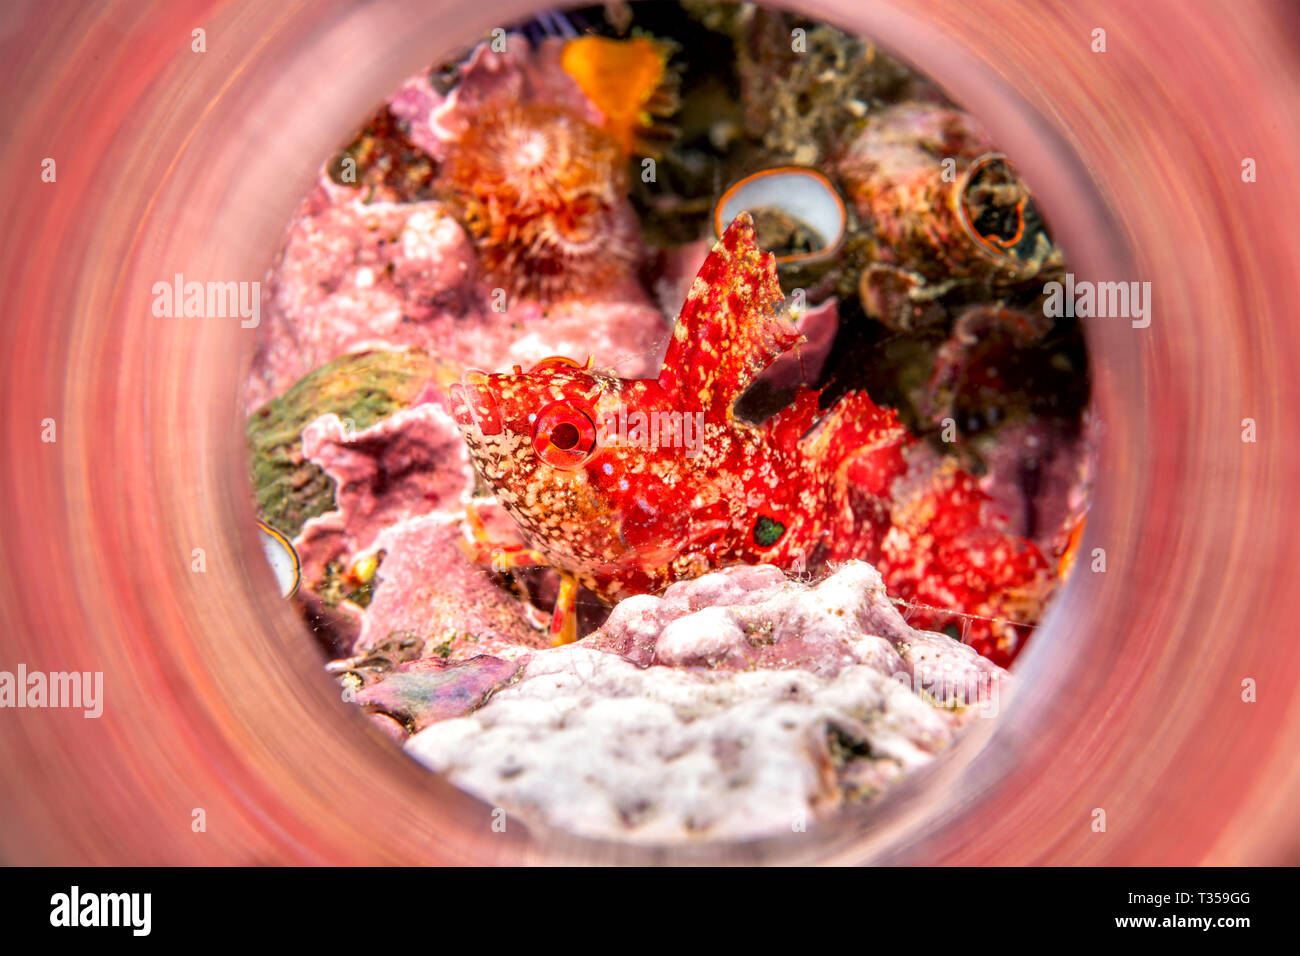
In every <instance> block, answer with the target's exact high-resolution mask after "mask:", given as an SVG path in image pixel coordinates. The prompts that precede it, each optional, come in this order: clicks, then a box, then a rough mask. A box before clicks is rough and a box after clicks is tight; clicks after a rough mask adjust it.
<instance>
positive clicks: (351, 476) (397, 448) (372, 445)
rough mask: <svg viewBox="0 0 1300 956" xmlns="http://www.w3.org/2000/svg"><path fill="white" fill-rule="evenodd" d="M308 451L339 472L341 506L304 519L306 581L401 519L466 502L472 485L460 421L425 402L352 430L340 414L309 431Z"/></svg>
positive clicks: (301, 544) (330, 471) (453, 509)
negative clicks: (460, 431)
mask: <svg viewBox="0 0 1300 956" xmlns="http://www.w3.org/2000/svg"><path fill="white" fill-rule="evenodd" d="M302 443H303V455H304V456H305V457H306V458H307V459H308V460H310V461H312V462H315V463H316V464H317V465H319V466H320V467H321V468H322V469H324V471H325V473H326V474H327V475H329V476H330V477H331V478H332V479H333V480H334V485H335V497H336V499H337V501H338V508H337V509H336V510H335V511H331V512H328V513H326V514H323V515H321V516H320V517H318V518H313V519H311V520H310V521H308V522H307V524H306V525H304V526H303V529H302V532H301V534H299V536H298V540H297V542H296V547H297V549H298V554H299V557H301V558H302V565H303V581H304V582H306V583H307V584H308V585H311V584H313V583H315V582H318V581H319V580H320V578H321V576H322V574H323V572H324V570H325V566H326V565H327V564H328V563H329V562H331V561H336V560H339V559H341V558H349V559H350V558H352V557H355V556H356V555H358V554H360V553H361V552H362V551H366V550H368V549H370V548H371V547H372V546H373V545H374V544H375V542H376V539H377V538H378V537H379V535H380V533H381V532H383V531H384V529H385V528H388V527H389V526H390V525H393V524H395V523H397V522H399V521H402V520H404V519H406V518H412V517H416V516H419V515H425V514H429V513H431V512H435V511H438V512H442V513H444V514H455V513H457V512H459V511H461V510H463V508H464V506H465V504H466V502H468V500H469V493H470V491H471V489H472V488H473V482H472V479H471V477H470V474H469V471H468V467H469V462H468V459H467V457H466V455H465V449H464V444H463V443H462V442H461V441H460V440H459V435H458V434H457V432H456V430H455V425H454V423H453V422H452V421H451V418H450V417H449V416H448V415H447V413H446V412H445V411H443V410H442V409H441V408H439V407H438V406H437V405H434V404H431V403H425V404H422V405H417V406H415V407H413V408H410V409H406V410H404V411H401V412H398V413H397V414H395V415H392V416H390V417H388V418H386V419H384V420H383V421H381V422H379V423H378V424H376V425H373V426H371V427H370V428H367V429H365V430H364V431H360V432H357V433H356V434H349V433H348V431H347V426H346V425H345V424H344V423H343V422H342V421H340V420H339V418H338V416H337V415H325V416H323V417H321V418H318V419H317V420H316V421H315V422H313V423H312V424H310V425H308V426H307V428H306V429H305V430H304V431H303V438H302Z"/></svg>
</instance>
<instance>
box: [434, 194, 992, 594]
mask: <svg viewBox="0 0 1300 956" xmlns="http://www.w3.org/2000/svg"><path fill="white" fill-rule="evenodd" d="M782 304H783V296H782V294H781V290H780V286H779V284H778V282H777V278H776V270H775V264H774V261H773V259H772V256H771V255H770V254H769V253H764V252H762V251H761V250H759V248H758V247H757V245H756V243H755V241H754V230H753V225H752V223H751V221H750V218H749V216H748V214H745V215H742V216H741V217H739V218H738V219H736V220H735V222H734V223H732V225H731V227H730V228H729V229H728V230H727V232H726V234H725V235H724V236H723V237H722V239H721V240H720V241H719V242H718V244H717V245H716V246H715V247H714V249H713V251H712V253H711V254H710V255H709V257H708V259H707V260H706V261H705V263H704V265H703V267H702V268H701V270H700V273H699V275H698V276H697V277H696V279H695V282H694V284H693V285H692V287H691V290H690V294H689V295H688V297H687V300H686V303H685V305H684V306H683V308H682V312H681V315H680V316H679V318H678V321H677V325H676V328H675V329H674V333H673V338H672V342H671V343H670V345H669V348H668V353H667V355H666V357H665V360H664V364H663V368H662V369H661V371H660V373H659V376H658V378H656V379H638V380H625V379H620V378H616V377H613V376H610V375H606V374H603V373H600V372H597V371H590V370H588V369H585V368H578V367H575V366H573V365H572V364H570V363H556V362H547V363H542V364H541V365H540V366H538V367H537V368H534V369H533V370H531V371H527V372H524V371H522V370H521V369H516V370H515V372H514V373H510V374H486V373H482V372H471V373H470V374H469V375H467V376H466V378H465V381H464V383H463V384H462V385H461V386H460V387H458V388H456V389H454V391H453V406H454V413H455V415H456V419H457V422H458V423H459V425H460V427H461V430H462V432H463V433H464V435H465V437H466V440H467V442H468V444H469V449H470V454H471V457H472V459H473V461H474V463H475V466H476V467H477V469H478V471H479V474H480V475H481V476H482V477H483V479H484V481H486V482H487V484H488V485H489V486H490V487H491V488H492V490H493V492H494V493H495V494H496V496H497V499H498V500H499V501H500V502H501V504H502V505H503V506H504V507H505V508H506V510H507V511H509V512H510V514H511V515H512V516H513V517H514V518H515V519H516V521H518V523H519V525H520V527H521V528H522V530H523V532H524V534H525V536H526V538H527V539H528V541H529V543H530V545H531V546H532V547H533V548H535V549H536V550H537V551H538V552H540V554H541V555H542V556H543V557H544V559H545V560H546V561H547V562H548V563H549V564H551V565H553V566H555V567H556V568H559V569H561V570H563V571H565V572H568V573H570V574H572V575H573V576H574V577H576V579H577V580H578V581H579V582H580V583H581V584H583V585H584V586H585V587H587V588H589V589H590V590H592V591H594V592H596V593H597V594H599V595H600V596H601V597H603V598H605V599H606V600H609V601H616V600H620V599H622V598H624V597H627V596H629V595H632V594H640V593H647V592H655V591H658V590H660V589H662V588H663V587H666V586H667V585H668V584H670V583H672V582H673V581H675V580H680V579H684V578H692V577H696V576H698V575H700V574H703V573H704V572H706V571H708V570H710V569H712V568H717V567H722V566H726V565H729V564H737V563H754V564H757V563H767V564H773V565H776V566H777V567H779V568H782V569H784V570H786V571H788V572H794V573H798V572H803V571H809V572H816V571H817V570H818V569H819V568H820V567H822V566H824V565H825V564H826V563H827V562H831V561H837V560H845V559H848V558H854V557H856V558H863V559H865V560H869V561H880V560H881V559H882V558H883V557H884V551H883V546H884V544H885V541H886V537H887V535H889V534H890V533H891V527H892V525H891V510H892V508H891V500H890V489H891V487H892V485H893V484H894V483H895V481H896V479H898V478H899V477H900V476H902V475H903V474H904V473H905V472H906V470H907V460H906V458H905V456H904V451H905V449H906V448H907V447H908V445H909V444H911V442H912V439H911V438H910V437H909V436H908V435H907V433H906V431H905V430H904V429H903V427H902V426H901V425H900V424H899V422H898V420H897V418H896V417H895V415H894V413H893V412H892V411H891V410H887V409H881V408H879V407H877V406H876V405H875V404H874V403H873V402H872V401H871V400H870V398H868V397H867V395H866V394H865V393H863V392H850V393H848V394H847V395H845V396H844V397H843V398H841V399H840V400H839V401H838V402H836V403H835V405H834V406H833V407H832V408H830V409H828V410H822V409H820V408H819V404H818V394H819V393H818V392H817V391H816V390H813V389H810V388H804V389H801V390H800V391H799V392H798V393H797V395H796V397H795V399H794V401H793V402H792V403H791V405H790V406H789V407H787V408H785V409H784V410H782V411H781V412H779V413H778V414H777V415H775V416H773V417H772V418H770V419H768V420H767V421H765V422H763V423H761V424H752V423H749V422H746V421H743V420H741V419H739V418H737V417H736V415H735V413H734V411H733V406H734V404H735V402H736V400H737V399H738V398H739V397H740V396H741V394H743V393H744V391H745V390H746V389H747V388H748V387H749V386H750V385H751V384H752V382H753V381H754V378H755V377H756V376H757V375H758V374H759V373H760V372H761V371H762V370H763V369H764V368H766V367H767V366H768V365H770V364H771V363H772V362H773V361H774V360H775V359H776V358H777V357H778V356H780V355H781V354H782V353H784V352H786V351H788V350H789V349H792V348H794V346H795V345H796V343H797V342H798V340H799V334H798V333H797V332H796V331H795V329H794V327H793V325H792V324H791V323H790V322H789V320H788V319H787V318H786V317H785V316H784V314H783V311H782V308H781V306H782ZM638 413H640V415H644V416H645V417H644V421H645V422H646V423H648V425H649V426H650V427H649V428H648V429H647V430H646V431H644V432H637V431H636V430H634V429H631V430H629V429H628V428H627V426H626V425H623V426H621V427H614V424H615V423H619V422H624V421H626V420H627V419H629V418H634V417H635V416H637V414H638ZM674 415H676V416H677V420H676V421H679V422H680V423H681V424H683V425H684V426H685V427H682V428H681V430H680V432H679V431H677V430H674V429H671V428H667V427H665V423H674V419H673V417H672V416H674ZM688 416H689V418H690V423H691V424H687V422H686V419H687V417H688ZM656 422H658V423H659V425H660V427H658V428H656V427H655V423H656ZM692 424H693V425H694V426H695V428H692V427H691V425H692ZM688 429H690V431H688ZM692 432H694V434H692ZM665 434H666V435H667V440H666V441H664V440H661V439H663V438H664V436H665ZM918 529H919V530H918V533H919V532H920V531H924V530H925V528H924V527H922V526H920V525H918ZM963 530H968V529H963ZM894 538H895V543H896V544H897V543H901V542H902V541H904V540H908V539H906V538H900V537H899V535H898V534H895V535H894ZM931 543H932V542H931ZM945 557H950V556H947V555H945ZM899 563H902V562H899ZM882 571H886V569H885V568H882ZM886 573H887V572H886ZM896 577H898V579H899V580H900V582H902V583H904V584H906V583H907V581H908V575H907V573H906V571H905V570H904V571H903V572H901V573H899V574H897V575H896ZM960 599H961V595H957V600H958V601H960ZM985 603H987V602H985ZM948 606H951V605H948ZM981 606H983V605H981ZM954 609H960V610H964V609H965V605H964V604H960V603H959V604H958V605H957V606H956V607H955V608H954Z"/></svg>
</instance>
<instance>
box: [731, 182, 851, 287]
mask: <svg viewBox="0 0 1300 956" xmlns="http://www.w3.org/2000/svg"><path fill="white" fill-rule="evenodd" d="M764 210H771V211H773V212H776V213H778V214H780V215H782V216H785V217H786V218H788V219H790V220H793V221H794V222H796V223H798V224H799V225H801V226H803V227H804V228H805V229H806V230H807V231H808V232H809V233H811V235H812V236H813V237H814V238H815V239H816V240H817V242H818V245H817V246H816V247H815V248H814V249H813V250H812V251H810V252H798V253H788V254H786V255H777V257H776V261H777V262H778V263H782V264H784V263H787V262H815V261H818V260H822V259H828V258H830V257H831V256H832V255H834V254H835V253H836V252H837V251H838V249H839V247H840V243H841V242H843V241H844V234H845V230H846V227H847V225H848V214H847V213H846V211H845V209H844V200H843V199H841V198H840V194H839V192H838V191H837V190H836V189H835V187H834V186H833V185H831V181H830V180H829V179H827V178H826V177H825V176H823V175H822V174H821V173H819V172H817V171H816V170H814V169H808V168H806V167H803V166H778V167H776V168H775V169H767V170H763V171H762V172H759V173H754V174H753V175H751V176H746V177H745V178H744V179H742V180H740V181H739V182H737V183H735V184H734V185H732V186H731V188H730V189H728V190H727V191H726V192H725V193H723V194H722V198H721V199H719V200H718V204H717V206H716V207H715V208H714V212H713V228H714V230H715V231H716V232H717V234H718V235H719V236H721V235H722V234H723V233H724V232H725V231H726V229H727V226H729V225H730V224H731V221H732V220H733V219H735V218H736V217H737V216H739V215H740V214H741V213H742V212H746V211H748V212H751V213H756V214H761V213H762V212H763V211H764Z"/></svg>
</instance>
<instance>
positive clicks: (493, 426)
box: [447, 369, 502, 435]
mask: <svg viewBox="0 0 1300 956" xmlns="http://www.w3.org/2000/svg"><path fill="white" fill-rule="evenodd" d="M447 394H448V397H449V398H450V399H451V414H452V417H453V418H454V419H456V424H457V425H459V426H460V427H461V430H462V431H468V430H469V429H477V430H478V431H479V432H481V433H482V434H484V435H499V434H501V427H502V426H501V405H500V403H499V402H498V400H497V396H496V392H495V390H494V389H493V388H492V386H491V384H490V383H489V377H488V374H487V373H486V372H481V371H479V370H478V369H470V370H469V371H468V372H466V373H465V375H464V377H463V378H461V380H460V382H459V384H456V385H453V386H451V388H449V389H448V390H447Z"/></svg>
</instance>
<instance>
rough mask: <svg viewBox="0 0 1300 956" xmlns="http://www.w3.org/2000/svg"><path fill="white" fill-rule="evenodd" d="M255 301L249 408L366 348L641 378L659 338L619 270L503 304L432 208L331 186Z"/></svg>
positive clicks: (313, 202)
mask: <svg viewBox="0 0 1300 956" xmlns="http://www.w3.org/2000/svg"><path fill="white" fill-rule="evenodd" d="M264 296H265V297H266V299H267V301H266V302H264V303H263V310H262V312H263V320H262V328H261V329H260V330H259V331H260V335H261V338H260V340H259V343H258V349H257V352H256V354H255V356H254V359H253V370H252V375H251V376H250V379H249V382H248V385H247V387H246V390H245V402H246V404H247V406H248V407H249V408H250V409H251V408H254V407H256V406H258V405H260V404H262V403H263V402H265V401H267V400H268V399H270V398H273V397H274V396H276V395H279V394H280V393H282V392H284V391H285V390H286V389H287V388H289V386H291V385H292V384H293V383H294V382H296V381H297V380H298V379H300V378H301V377H302V376H303V375H305V374H306V373H307V372H309V371H311V370H312V369H314V368H318V367H320V366H321V365H324V364H325V363H327V362H329V361H331V360H333V359H335V358H338V357H339V356H341V355H345V354H347V353H349V352H356V351H361V350H362V349H365V348H369V347H401V346H412V347H419V348H424V349H427V350H429V351H430V352H432V353H434V354H436V355H438V356H440V357H441V358H443V359H445V360H448V361H451V362H456V363H459V364H462V365H465V366H476V367H483V368H497V367H502V366H509V365H511V364H514V363H519V364H532V363H534V362H537V361H538V360H540V359H543V358H545V357H546V356H548V355H555V354H570V353H572V354H599V355H608V356H613V358H612V359H611V361H614V362H621V363H622V364H621V366H620V369H621V370H622V371H623V373H624V374H638V375H639V374H646V373H647V372H648V371H649V369H650V368H651V367H652V366H653V365H654V363H655V362H656V360H657V358H658V355H659V354H660V353H661V352H662V348H663V342H664V340H665V337H666V335H667V333H668V324H667V322H666V320H665V319H664V317H663V316H662V315H661V314H660V313H659V311H658V310H657V309H656V308H655V307H654V306H653V305H652V304H651V302H650V299H649V296H648V295H647V294H646V293H645V291H644V290H643V289H642V288H641V287H640V285H639V284H638V283H637V282H635V281H634V280H633V279H632V278H631V277H628V276H622V277H620V278H619V279H618V281H615V282H611V283H610V284H609V285H608V286H607V287H605V288H602V289H599V290H593V291H592V293H591V294H590V295H589V296H588V299H587V301H585V302H570V303H561V304H559V305H556V306H554V307H551V308H546V307H544V306H543V305H542V304H541V303H539V302H536V301H532V300H526V299H525V300H520V301H507V300H506V299H505V297H503V296H500V295H498V294H496V293H495V292H494V287H493V286H491V285H490V284H489V283H488V282H487V281H486V277H485V276H484V275H482V274H481V271H480V267H479V264H478V257H477V253H476V252H475V249H474V245H473V242H472V241H471V239H470V237H469V236H468V234H467V233H466V232H465V230H464V228H463V227H462V226H461V225H460V223H459V222H458V221H457V220H456V218H455V217H454V216H452V215H451V213H450V212H449V211H448V210H447V208H446V207H445V206H444V205H443V204H442V203H440V202H422V203H403V204H398V203H370V204H367V203H364V202H362V201H361V200H360V199H359V198H357V197H356V196H355V195H354V194H352V193H350V192H349V191H347V190H344V189H340V188H339V187H337V186H334V185H333V184H332V183H322V184H321V185H320V186H319V187H318V188H317V189H316V190H315V191H314V192H313V194H312V196H310V197H309V198H308V199H307V200H306V201H305V202H304V203H303V206H302V207H301V208H300V209H299V213H298V215H296V216H295V219H294V223H293V225H292V226H291V227H290V229H289V232H288V234H287V235H286V237H285V242H284V245H283V247H282V248H281V251H280V254H279V258H278V261H277V264H276V267H275V268H274V269H273V270H272V274H271V276H270V279H269V282H268V286H267V291H266V292H265V293H264ZM593 310H594V313H593ZM593 319H599V321H593Z"/></svg>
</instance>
